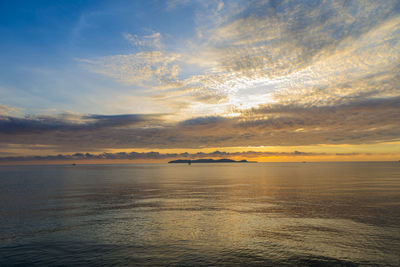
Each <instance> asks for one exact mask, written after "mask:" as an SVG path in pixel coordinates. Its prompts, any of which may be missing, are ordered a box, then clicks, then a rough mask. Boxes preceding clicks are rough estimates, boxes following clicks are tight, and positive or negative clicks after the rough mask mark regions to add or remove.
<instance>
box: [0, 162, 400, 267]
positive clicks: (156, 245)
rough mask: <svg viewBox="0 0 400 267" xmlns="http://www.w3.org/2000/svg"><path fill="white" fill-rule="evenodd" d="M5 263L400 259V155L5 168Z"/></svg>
mask: <svg viewBox="0 0 400 267" xmlns="http://www.w3.org/2000/svg"><path fill="white" fill-rule="evenodd" d="M0 266H400V163H399V162H352V163H351V162H347V163H209V164H201V163H199V164H192V165H190V166H189V165H187V164H131V165H80V164H77V165H76V166H72V165H51V166H1V167H0Z"/></svg>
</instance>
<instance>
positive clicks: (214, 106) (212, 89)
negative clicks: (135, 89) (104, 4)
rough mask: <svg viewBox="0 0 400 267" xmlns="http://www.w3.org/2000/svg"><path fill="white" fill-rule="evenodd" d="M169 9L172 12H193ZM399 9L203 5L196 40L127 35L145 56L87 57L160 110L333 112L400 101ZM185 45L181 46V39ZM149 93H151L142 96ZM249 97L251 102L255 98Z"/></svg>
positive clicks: (357, 4) (337, 4)
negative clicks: (290, 107) (286, 106)
mask: <svg viewBox="0 0 400 267" xmlns="http://www.w3.org/2000/svg"><path fill="white" fill-rule="evenodd" d="M188 4H189V2H187V1H169V2H168V3H167V7H168V9H170V10H171V9H174V8H177V7H179V6H185V5H188ZM396 5H397V1H392V0H388V1H384V2H379V3H378V2H376V1H290V0H287V1H230V2H226V3H224V2H222V1H210V2H208V1H207V3H205V2H204V1H200V2H193V3H191V7H192V8H195V9H196V12H195V14H196V16H195V17H194V20H195V21H196V23H197V29H196V31H197V34H196V36H187V37H186V40H185V41H184V42H183V43H181V41H179V42H180V43H177V42H175V43H174V37H173V36H171V37H170V39H171V40H170V42H169V45H164V44H163V43H162V36H163V35H161V33H158V32H152V33H151V34H150V35H144V36H138V35H135V34H129V33H125V34H124V37H125V38H126V39H127V40H128V41H129V42H130V43H132V44H133V45H134V46H135V47H136V49H138V50H139V52H137V53H136V52H135V53H132V54H126V55H111V56H106V57H102V58H97V59H80V62H81V63H83V64H84V65H85V66H86V68H87V69H89V70H90V71H93V72H96V73H99V74H102V75H105V76H108V77H111V78H113V79H115V80H117V81H120V82H122V83H125V84H130V85H137V86H139V87H142V88H143V90H146V92H149V98H150V99H151V101H153V102H154V103H155V104H160V103H163V104H164V105H166V106H167V105H171V106H174V107H176V110H175V112H176V113H177V116H181V117H182V116H186V114H188V113H201V114H204V115H215V114H218V115H221V116H224V115H226V114H228V113H230V110H231V109H232V107H234V108H238V109H246V108H249V107H257V106H259V105H260V104H261V105H262V104H266V103H268V102H273V101H275V102H278V103H302V104H304V105H309V104H313V105H321V106H324V105H329V104H330V105H333V104H336V103H338V104H341V103H343V102H346V101H347V102H351V101H353V100H354V101H359V100H362V99H370V98H374V97H375V98H376V97H380V98H382V97H398V96H399V92H400V90H399V87H398V84H399V83H398V82H399V75H398V73H399V66H400V64H399V63H400V62H399V60H400V52H399V51H400V30H399V29H400V16H399V14H398V10H397V8H396ZM181 39H182V38H179V40H181ZM144 88H145V89H144ZM249 96H252V97H249Z"/></svg>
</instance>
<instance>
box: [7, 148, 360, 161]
mask: <svg viewBox="0 0 400 267" xmlns="http://www.w3.org/2000/svg"><path fill="white" fill-rule="evenodd" d="M323 155H341V156H356V155H361V154H360V153H337V154H326V153H313V152H301V151H297V150H296V151H293V152H259V151H245V152H223V151H222V152H221V151H214V152H211V153H204V152H198V153H188V152H184V153H159V152H142V153H139V152H129V153H126V152H118V153H100V154H91V153H74V154H71V155H64V154H59V155H48V156H17V157H0V162H1V161H3V162H8V161H11V162H12V161H59V160H61V161H62V160H76V161H79V160H138V159H149V160H162V159H177V158H184V159H185V158H187V159H197V158H230V157H243V158H253V157H273V156H289V157H297V156H323Z"/></svg>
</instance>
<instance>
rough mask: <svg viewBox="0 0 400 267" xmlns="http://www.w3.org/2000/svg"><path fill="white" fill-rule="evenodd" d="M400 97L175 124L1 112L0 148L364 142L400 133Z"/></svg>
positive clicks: (268, 108) (272, 108)
mask: <svg viewBox="0 0 400 267" xmlns="http://www.w3.org/2000/svg"><path fill="white" fill-rule="evenodd" d="M399 137H400V97H394V98H379V99H369V100H363V101H356V102H352V103H344V104H340V105H335V106H329V105H326V106H312V105H311V106H305V105H296V104H286V105H283V104H271V105H265V106H261V107H259V108H257V109H251V110H247V111H244V112H242V114H241V115H240V116H238V117H200V118H194V119H190V120H185V121H181V122H178V123H171V122H167V121H165V120H163V115H115V116H106V115H90V116H72V117H71V116H70V115H59V116H54V117H49V116H29V117H23V118H19V117H11V116H1V117H0V148H2V150H6V148H7V147H8V145H9V144H17V145H19V146H29V145H44V146H50V147H52V148H54V149H55V151H60V152H61V153H65V152H67V153H73V152H76V151H99V152H100V151H102V150H106V149H111V148H112V149H118V148H121V149H126V148H146V149H161V148H197V149H199V148H206V147H238V146H241V147H243V146H296V145H313V144H366V143H378V142H389V141H396V140H399Z"/></svg>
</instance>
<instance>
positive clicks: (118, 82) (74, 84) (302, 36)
mask: <svg viewBox="0 0 400 267" xmlns="http://www.w3.org/2000/svg"><path fill="white" fill-rule="evenodd" d="M0 35H1V42H0V59H1V64H0V137H1V140H2V141H0V148H2V150H3V151H5V152H3V153H5V155H13V154H27V153H29V154H33V153H40V154H46V153H58V152H71V151H75V152H94V151H108V150H113V151H115V149H139V148H140V149H148V150H150V149H200V150H201V149H206V148H212V147H216V148H224V147H225V148H228V147H230V148H232V147H241V148H242V147H248V148H254V147H258V148H260V147H263V148H265V147H274V148H275V149H278V150H279V149H280V151H281V152H282V151H283V152H285V153H286V152H287V151H288V148H293V149H297V147H298V146H305V147H306V149H308V151H314V150H315V151H317V152H318V153H320V152H321V146H324V147H325V148H326V147H330V149H331V150H330V152H329V153H334V152H335V151H342V148H343V146H350V147H352V148H353V150H354V151H356V152H357V151H361V150H362V151H363V153H364V152H365V151H368V149H367V150H365V149H366V148H365V147H364V148H362V146H371V147H373V148H371V150H370V152H368V153H374V151H375V150H376V149H377V148H376V145H378V146H379V145H380V144H382V146H383V147H386V150H385V149H384V151H386V152H387V153H389V154H390V153H392V152H391V151H392V150H393V149H395V148H399V142H400V132H399V129H400V122H399V119H398V118H399V117H400V110H399V106H400V88H399V84H400V75H399V73H400V72H399V70H400V69H399V66H400V3H399V1H397V0H387V1H361V0H360V1H357V0H353V1H322V0H321V1H318V0H303V1H295V0H283V1H273V0H270V1H268V0H267V1H262V0H251V1H241V0H235V1H223V0H208V1H196V0H192V1H190V0H166V1H161V0H160V1H158V0H157V1H156V0H154V1H150V0H149V1H2V2H1V3H0ZM193 140H196V141H195V142H194V141H193ZM388 144H396V145H394V146H389V145H388ZM28 146H29V147H31V150H29V151H26V150H21V147H28ZM387 147H392V149H388V148H387ZM313 149H314V150H313ZM346 151H347V150H346ZM354 151H351V152H354ZM379 151H380V153H381V152H382V151H381V150H379ZM317 152H316V153H317ZM318 153H317V154H318ZM324 153H325V152H324ZM278 154H279V153H278ZM282 155H286V154H282ZM296 155H299V154H296ZM386 156H387V155H386Z"/></svg>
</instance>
